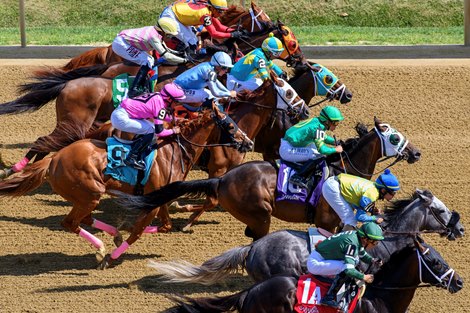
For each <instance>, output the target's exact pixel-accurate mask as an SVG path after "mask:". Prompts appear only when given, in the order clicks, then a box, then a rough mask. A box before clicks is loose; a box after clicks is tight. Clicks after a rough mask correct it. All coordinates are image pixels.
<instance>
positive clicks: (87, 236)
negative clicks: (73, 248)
mask: <svg viewBox="0 0 470 313" xmlns="http://www.w3.org/2000/svg"><path fill="white" fill-rule="evenodd" d="M78 235H79V236H80V237H82V238H85V239H86V240H87V241H88V242H90V243H91V244H92V245H93V246H94V247H95V248H96V249H101V248H103V247H104V244H103V242H102V241H101V240H99V239H98V238H96V237H95V236H93V235H92V234H90V233H89V232H87V231H86V230H84V229H83V228H82V229H80V233H78Z"/></svg>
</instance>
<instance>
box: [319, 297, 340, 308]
mask: <svg viewBox="0 0 470 313" xmlns="http://www.w3.org/2000/svg"><path fill="white" fill-rule="evenodd" d="M320 304H321V305H324V306H329V307H332V308H338V306H339V304H338V302H336V301H335V300H334V299H327V298H326V297H323V298H322V299H321V300H320Z"/></svg>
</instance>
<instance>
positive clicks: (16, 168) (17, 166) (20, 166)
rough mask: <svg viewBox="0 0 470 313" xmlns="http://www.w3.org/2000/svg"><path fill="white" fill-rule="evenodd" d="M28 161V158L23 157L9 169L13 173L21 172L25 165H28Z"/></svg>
mask: <svg viewBox="0 0 470 313" xmlns="http://www.w3.org/2000/svg"><path fill="white" fill-rule="evenodd" d="M28 163H29V160H28V158H27V157H24V158H23V159H22V160H21V161H19V162H18V163H16V164H15V165H13V167H12V168H11V169H12V170H13V172H15V173H18V172H21V171H22V170H23V169H24V168H25V167H26V165H28Z"/></svg>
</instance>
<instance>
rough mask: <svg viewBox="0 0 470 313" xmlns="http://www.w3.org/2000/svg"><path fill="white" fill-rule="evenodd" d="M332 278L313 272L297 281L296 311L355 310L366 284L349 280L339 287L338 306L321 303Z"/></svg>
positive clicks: (322, 312)
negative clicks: (313, 273)
mask: <svg viewBox="0 0 470 313" xmlns="http://www.w3.org/2000/svg"><path fill="white" fill-rule="evenodd" d="M331 282H332V280H331V279H328V278H326V277H323V276H316V275H312V274H307V275H302V276H300V277H299V280H298V283H297V292H296V297H297V301H296V304H295V306H294V311H295V312H298V313H305V312H319V313H338V312H343V313H349V312H353V311H354V309H355V308H356V305H357V303H358V301H359V299H360V298H361V297H362V295H363V293H364V291H365V285H361V286H359V285H358V284H356V282H355V281H354V280H347V281H346V283H344V284H343V286H341V288H340V289H339V291H338V293H337V295H336V299H337V302H338V303H339V307H338V308H333V307H329V306H324V305H320V300H321V298H322V297H323V296H325V295H326V293H327V292H328V289H329V288H330V286H331Z"/></svg>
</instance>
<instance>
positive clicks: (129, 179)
mask: <svg viewBox="0 0 470 313" xmlns="http://www.w3.org/2000/svg"><path fill="white" fill-rule="evenodd" d="M106 145H107V146H108V148H107V150H108V165H106V168H105V170H104V174H105V175H110V176H111V177H112V178H114V179H116V180H119V181H122V182H124V183H127V184H130V185H132V186H135V185H136V184H137V174H138V170H137V169H135V168H133V167H129V166H127V165H126V164H124V160H125V159H126V157H127V154H128V153H129V151H130V150H131V141H128V140H123V139H117V138H115V137H109V138H107V139H106ZM155 153H156V150H152V152H150V153H149V155H147V156H146V157H145V165H146V168H145V173H144V177H143V179H142V181H140V184H142V185H145V184H146V183H147V181H148V178H149V176H150V169H151V168H152V164H153V161H154V159H155Z"/></svg>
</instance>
